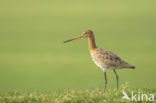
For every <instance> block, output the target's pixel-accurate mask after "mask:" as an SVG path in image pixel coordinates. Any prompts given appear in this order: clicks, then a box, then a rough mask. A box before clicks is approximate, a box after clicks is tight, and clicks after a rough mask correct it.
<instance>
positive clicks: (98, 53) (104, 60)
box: [91, 48, 134, 71]
mask: <svg viewBox="0 0 156 103" xmlns="http://www.w3.org/2000/svg"><path fill="white" fill-rule="evenodd" d="M91 56H92V59H93V61H94V62H95V64H96V65H98V66H99V67H100V68H101V69H102V70H104V71H107V70H109V69H120V68H134V66H131V65H130V64H128V63H127V62H125V61H123V60H122V59H121V58H120V57H118V56H117V55H116V54H114V53H112V52H110V51H108V50H104V49H102V48H96V49H95V50H92V51H91Z"/></svg>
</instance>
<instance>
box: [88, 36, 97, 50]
mask: <svg viewBox="0 0 156 103" xmlns="http://www.w3.org/2000/svg"><path fill="white" fill-rule="evenodd" d="M88 43H89V50H90V51H91V50H94V49H96V48H97V47H96V44H95V39H94V35H93V34H92V35H90V36H89V37H88Z"/></svg>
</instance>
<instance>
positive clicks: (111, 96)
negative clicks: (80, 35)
mask: <svg viewBox="0 0 156 103" xmlns="http://www.w3.org/2000/svg"><path fill="white" fill-rule="evenodd" d="M123 91H124V92H125V93H126V94H127V95H128V96H129V99H130V100H127V99H122V97H123V94H122V92H123ZM131 91H133V94H134V95H135V99H132V97H131V96H132V94H131ZM138 91H139V92H138ZM138 93H140V94H138ZM142 93H148V94H147V95H146V96H147V98H145V97H142ZM150 93H154V94H153V96H156V89H154V88H151V87H146V88H134V87H132V86H129V85H127V84H124V85H122V86H121V88H120V89H119V90H118V91H117V90H115V89H109V90H107V91H106V92H103V88H94V89H83V90H74V89H65V90H63V91H62V90H54V91H51V92H47V91H46V92H45V91H35V92H19V91H14V92H8V93H3V94H0V103H155V101H154V102H151V101H152V98H151V96H150ZM134 95H133V96H134ZM139 96H140V99H138V98H139ZM142 98H143V99H142ZM153 99H154V98H153Z"/></svg>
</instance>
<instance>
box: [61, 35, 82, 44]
mask: <svg viewBox="0 0 156 103" xmlns="http://www.w3.org/2000/svg"><path fill="white" fill-rule="evenodd" d="M80 38H83V36H81V35H80V36H77V37H75V38H73V39H69V40H66V41H64V42H63V43H67V42H70V41H73V40H76V39H80Z"/></svg>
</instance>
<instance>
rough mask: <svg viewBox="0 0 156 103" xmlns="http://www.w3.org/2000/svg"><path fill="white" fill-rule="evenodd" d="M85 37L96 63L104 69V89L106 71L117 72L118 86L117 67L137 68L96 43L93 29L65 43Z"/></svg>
mask: <svg viewBox="0 0 156 103" xmlns="http://www.w3.org/2000/svg"><path fill="white" fill-rule="evenodd" d="M84 37H87V38H88V44H89V50H90V53H91V56H92V59H93V61H94V63H95V64H96V65H97V66H98V67H100V68H101V69H102V70H103V71H104V76H105V87H104V90H105V89H106V85H107V76H106V71H107V70H110V69H113V71H114V73H115V76H116V80H117V88H118V75H117V72H116V69H121V68H135V67H134V66H132V65H130V64H128V63H127V62H125V61H123V60H122V59H121V58H120V57H118V56H117V55H116V54H114V53H112V52H110V51H107V50H104V49H101V48H98V47H97V46H96V43H95V39H94V34H93V32H92V31H91V30H87V31H84V32H83V33H82V35H80V36H77V37H75V38H73V39H70V40H67V41H64V43H66V42H70V41H72V40H76V39H79V38H84Z"/></svg>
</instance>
